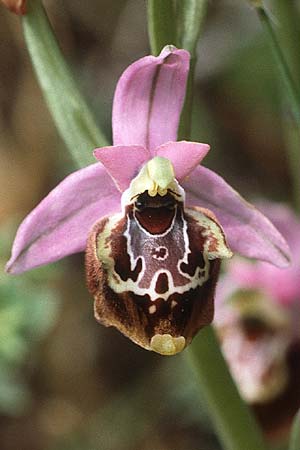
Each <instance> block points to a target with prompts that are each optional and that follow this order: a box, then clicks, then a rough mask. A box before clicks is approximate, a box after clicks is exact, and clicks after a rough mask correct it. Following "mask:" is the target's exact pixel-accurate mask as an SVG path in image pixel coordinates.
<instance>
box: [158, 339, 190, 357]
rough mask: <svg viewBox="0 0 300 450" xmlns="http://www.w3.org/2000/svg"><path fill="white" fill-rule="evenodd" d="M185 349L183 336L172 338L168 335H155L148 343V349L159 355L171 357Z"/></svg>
mask: <svg viewBox="0 0 300 450" xmlns="http://www.w3.org/2000/svg"><path fill="white" fill-rule="evenodd" d="M184 347H185V338H184V337H183V336H179V337H173V336H171V335H170V334H155V335H154V336H153V337H152V339H151V342H150V348H151V350H153V351H154V352H156V353H160V354H161V355H165V356H171V355H176V353H179V352H181V351H182V350H183V349H184Z"/></svg>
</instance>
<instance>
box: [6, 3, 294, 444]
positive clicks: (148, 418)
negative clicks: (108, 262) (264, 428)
mask: <svg viewBox="0 0 300 450" xmlns="http://www.w3.org/2000/svg"><path fill="white" fill-rule="evenodd" d="M45 6H46V8H47V11H48V13H49V16H50V18H51V21H52V24H53V26H54V29H55V31H56V33H57V35H58V38H59V41H60V44H61V47H62V50H63V52H64V54H65V56H66V59H67V60H68V62H69V64H70V65H71V66H72V69H73V72H74V74H75V76H76V77H77V80H78V82H79V84H80V86H81V89H82V91H83V92H84V93H85V95H86V97H87V99H88V100H89V102H90V104H91V105H92V107H93V108H94V111H95V113H96V117H97V118H98V120H99V124H100V125H101V127H102V128H103V129H104V130H105V132H106V135H107V136H108V137H110V136H111V127H110V119H111V104H112V98H113V92H114V88H115V85H116V82H117V80H118V78H119V76H120V74H121V73H122V71H123V70H124V69H125V68H126V67H127V66H128V65H129V64H130V63H131V62H132V61H134V60H136V59H137V58H139V57H141V56H144V55H145V54H148V53H149V52H150V50H149V43H148V37H147V16H146V2H144V1H137V0H133V1H129V0H128V1H114V2H111V1H108V0H97V1H90V2H82V1H79V0H65V1H64V2H62V1H60V2H57V1H53V0H52V1H51V0H49V1H45ZM268 6H269V8H270V12H271V15H272V18H273V22H274V26H275V29H276V31H277V33H278V35H279V37H280V39H281V42H282V45H283V46H284V48H285V49H286V50H285V53H286V55H287V57H288V61H289V64H290V67H291V69H292V71H293V74H294V77H295V80H296V82H297V83H298V86H299V84H300V83H299V77H300V46H299V42H300V39H299V38H300V20H299V17H300V16H299V6H300V2H299V1H292V0H284V1H282V0H277V1H270V2H269V3H268ZM193 139H194V140H198V141H200V142H209V143H210V144H211V147H212V150H211V152H210V155H209V157H208V158H207V159H206V160H205V165H207V166H208V167H210V168H212V169H214V170H215V171H216V172H219V173H220V174H222V176H224V178H225V179H227V181H229V182H230V183H231V184H232V185H233V186H234V187H236V188H237V189H239V190H240V192H241V193H242V194H243V195H244V196H246V197H247V198H248V199H251V200H255V199H256V198H262V197H266V198H269V199H273V200H281V201H286V202H291V201H292V198H293V194H292V191H293V189H292V183H291V178H290V176H289V165H290V164H292V165H293V161H289V159H288V158H287V156H286V155H287V153H286V151H285V150H286V148H287V147H288V146H290V145H294V142H293V139H294V136H293V133H292V127H291V116H290V112H289V109H288V107H287V104H286V101H285V95H284V90H283V89H282V85H281V83H280V82H279V81H278V79H277V71H276V70H274V64H273V58H272V55H271V53H270V49H269V46H268V43H267V42H266V41H265V37H264V35H263V33H262V32H261V26H260V23H259V21H258V18H257V16H256V14H255V12H254V11H253V10H252V9H251V8H250V7H249V6H248V5H247V2H246V1H245V2H237V1H234V0H232V1H225V0H224V1H214V2H210V3H209V7H208V15H207V20H206V23H205V27H204V30H203V36H202V39H201V40H200V42H199V47H198V65H197V73H196V89H195V96H194V114H193ZM71 164H72V163H71V160H70V158H69V155H68V154H67V151H66V149H65V147H64V144H63V142H62V141H61V139H60V137H59V136H58V134H57V131H56V130H55V127H54V125H53V122H52V119H51V117H50V115H49V113H48V111H47V109H46V106H45V103H44V100H43V98H42V95H41V92H40V90H39V87H38V85H37V82H36V79H35V77H34V74H33V71H32V68H31V64H30V61H29V58H28V55H27V51H26V48H25V45H24V41H23V37H22V30H21V26H20V21H19V19H18V17H16V16H14V15H12V14H10V13H9V12H8V11H7V10H5V8H4V7H1V8H0V180H1V191H0V192H1V198H0V246H1V247H0V251H1V254H0V261H1V274H0V448H1V450H117V449H118V450H135V449H136V450H191V449H199V450H213V449H214V450H217V449H218V448H219V445H218V443H217V439H216V438H215V436H214V434H213V431H212V428H211V424H210V421H209V419H208V418H207V417H206V413H205V405H204V404H203V403H202V401H201V399H200V398H199V395H198V392H199V391H198V390H197V388H196V386H195V382H194V379H193V373H192V372H191V371H190V369H189V367H188V365H187V363H186V359H187V358H186V355H184V354H183V355H179V356H175V357H172V358H167V357H160V356H158V355H154V354H152V353H149V352H146V351H144V350H141V349H140V348H138V347H137V346H135V345H134V344H132V343H131V342H129V341H128V340H127V339H125V338H124V337H123V336H121V334H119V333H118V332H117V331H115V330H113V329H105V328H104V327H102V326H100V325H98V324H97V323H96V321H95V320H94V318H93V306H92V305H93V303H92V299H91V298H90V296H89V294H88V292H87V290H86V288H85V279H84V266H83V261H84V256H83V255H82V254H81V255H75V256H73V257H70V258H67V259H66V260H64V261H61V262H59V263H56V264H53V265H51V266H47V267H45V268H41V269H38V270H34V271H32V272H30V273H28V274H24V275H21V276H18V277H13V276H8V275H6V274H4V273H3V268H4V264H5V262H6V260H7V259H8V258H9V254H10V247H11V243H12V240H13V237H14V234H15V231H16V228H17V226H18V224H19V223H20V221H21V220H22V218H23V217H24V216H25V215H26V214H27V213H28V212H29V211H30V210H31V209H32V208H33V207H34V206H35V205H36V204H37V203H38V202H39V200H40V199H42V198H43V196H44V195H45V194H46V193H48V192H49V190H50V189H51V188H53V187H54V186H55V185H56V184H57V182H58V181H60V180H61V179H62V178H63V177H64V176H65V175H66V174H67V173H69V172H70V171H71V170H72V165H71ZM220 382H221V380H220Z"/></svg>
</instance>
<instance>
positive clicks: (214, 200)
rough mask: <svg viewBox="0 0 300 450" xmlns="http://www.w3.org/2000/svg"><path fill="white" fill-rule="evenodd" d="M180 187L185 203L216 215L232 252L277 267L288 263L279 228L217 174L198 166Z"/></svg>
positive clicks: (283, 240) (287, 255)
mask: <svg viewBox="0 0 300 450" xmlns="http://www.w3.org/2000/svg"><path fill="white" fill-rule="evenodd" d="M182 187H183V188H184V189H185V191H186V203H187V205H198V206H202V207H205V208H208V209H210V210H211V211H212V212H213V213H214V214H215V215H216V217H217V219H218V220H219V222H220V223H221V225H222V227H223V229H224V231H225V235H226V238H227V241H228V244H229V247H230V248H231V250H232V251H233V252H236V253H239V254H241V255H243V256H247V257H248V258H256V259H260V260H262V261H267V262H270V263H272V264H274V265H275V266H278V267H287V266H288V265H289V263H290V250H289V246H288V244H287V243H286V241H285V239H284V238H283V237H282V235H281V234H280V233H279V231H277V229H276V228H275V227H274V226H273V225H272V223H271V222H270V221H269V219H267V218H266V217H265V216H264V215H263V214H262V213H261V212H260V211H258V209H256V208H255V207H254V206H253V205H251V204H250V203H248V202H246V200H244V199H243V198H242V197H241V196H240V195H239V194H238V193H237V192H236V191H235V190H234V189H232V187H231V186H229V185H228V184H227V183H226V182H225V181H224V180H223V178H221V177H220V176H219V175H217V174H216V173H214V172H212V171H211V170H209V169H207V168H206V167H201V166H199V167H197V168H196V169H195V170H194V171H193V172H192V173H191V174H190V176H189V178H188V179H186V180H184V182H183V183H182Z"/></svg>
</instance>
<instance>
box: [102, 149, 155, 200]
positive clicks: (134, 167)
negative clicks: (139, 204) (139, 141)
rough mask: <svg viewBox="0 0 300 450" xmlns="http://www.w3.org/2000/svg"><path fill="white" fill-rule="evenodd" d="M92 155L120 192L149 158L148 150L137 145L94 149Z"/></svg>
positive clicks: (127, 185)
mask: <svg viewBox="0 0 300 450" xmlns="http://www.w3.org/2000/svg"><path fill="white" fill-rule="evenodd" d="M94 155H95V157H96V158H97V159H98V160H99V161H101V162H102V164H103V165H104V167H105V169H106V170H107V172H108V173H109V175H110V176H111V177H112V179H113V180H114V181H115V183H116V185H117V187H118V189H119V190H120V191H121V192H123V191H125V189H127V188H128V187H129V184H130V182H131V180H132V179H133V178H134V177H135V176H136V175H137V174H138V172H139V169H140V168H141V167H142V165H143V164H145V163H146V161H148V160H149V159H150V158H151V154H150V152H149V150H146V149H145V148H144V147H141V146H138V145H129V146H125V145H114V146H111V147H102V148H96V150H94Z"/></svg>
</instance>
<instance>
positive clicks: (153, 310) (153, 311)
mask: <svg viewBox="0 0 300 450" xmlns="http://www.w3.org/2000/svg"><path fill="white" fill-rule="evenodd" d="M155 312H156V305H151V306H149V313H150V314H154V313H155Z"/></svg>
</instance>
